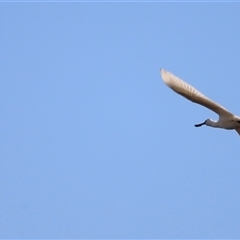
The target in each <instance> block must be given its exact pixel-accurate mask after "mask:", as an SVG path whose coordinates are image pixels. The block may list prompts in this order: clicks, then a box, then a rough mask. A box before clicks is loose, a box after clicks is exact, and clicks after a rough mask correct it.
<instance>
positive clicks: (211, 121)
mask: <svg viewBox="0 0 240 240" xmlns="http://www.w3.org/2000/svg"><path fill="white" fill-rule="evenodd" d="M206 125H207V126H209V127H215V128H219V127H221V126H220V125H219V122H217V121H214V120H212V119H208V120H207V121H206Z"/></svg>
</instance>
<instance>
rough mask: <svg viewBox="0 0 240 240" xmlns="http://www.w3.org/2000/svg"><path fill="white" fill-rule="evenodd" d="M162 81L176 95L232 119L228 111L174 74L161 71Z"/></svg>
mask: <svg viewBox="0 0 240 240" xmlns="http://www.w3.org/2000/svg"><path fill="white" fill-rule="evenodd" d="M160 71H161V75H162V79H163V81H164V82H165V84H166V85H167V86H168V87H170V88H171V89H172V90H173V91H175V92H176V93H178V94H180V95H182V96H183V97H185V98H187V99H188V100H190V101H192V102H194V103H197V104H200V105H202V106H204V107H206V108H208V109H210V110H212V111H214V112H215V113H217V114H218V115H219V116H223V117H231V116H233V114H232V113H230V112H229V111H228V110H227V109H225V108H224V107H222V106H221V105H219V104H218V103H216V102H214V101H212V100H211V99H209V98H207V97H206V96H204V95H203V94H202V93H200V92H199V91H198V90H197V89H195V88H194V87H192V86H191V85H189V84H188V83H186V82H184V81H183V80H181V79H180V78H178V77H176V76H175V75H173V74H172V73H170V72H168V71H166V70H164V69H161V70H160Z"/></svg>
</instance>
